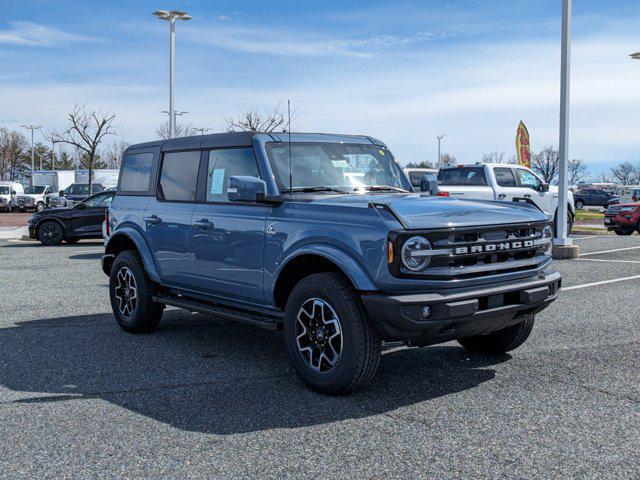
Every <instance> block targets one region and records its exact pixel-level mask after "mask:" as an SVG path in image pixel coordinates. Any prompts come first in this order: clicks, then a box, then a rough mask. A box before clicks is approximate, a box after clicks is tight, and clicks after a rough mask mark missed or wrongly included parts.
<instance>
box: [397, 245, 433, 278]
mask: <svg viewBox="0 0 640 480" xmlns="http://www.w3.org/2000/svg"><path fill="white" fill-rule="evenodd" d="M429 250H431V244H430V243H429V240H427V239H426V238H424V237H411V238H410V239H409V240H407V241H406V242H404V245H403V246H402V252H401V257H402V264H403V265H404V266H405V267H406V268H408V269H409V270H411V271H412V272H419V271H421V270H424V269H425V268H427V266H428V265H429V262H431V255H429V252H428V251H429Z"/></svg>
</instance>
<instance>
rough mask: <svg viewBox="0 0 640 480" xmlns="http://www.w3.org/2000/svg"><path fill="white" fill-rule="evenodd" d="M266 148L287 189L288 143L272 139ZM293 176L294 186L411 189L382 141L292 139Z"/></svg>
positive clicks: (279, 180) (280, 185) (280, 184)
mask: <svg viewBox="0 0 640 480" xmlns="http://www.w3.org/2000/svg"><path fill="white" fill-rule="evenodd" d="M266 148H267V155H268V157H269V161H270V162H271V168H272V169H273V172H274V174H275V179H276V183H277V184H278V188H279V189H280V190H281V191H282V190H288V189H289V144H288V143H275V142H271V143H267V145H266ZM291 177H292V180H293V188H294V189H314V188H316V189H320V188H323V187H329V188H330V189H335V190H340V191H345V192H354V191H358V190H361V191H364V190H367V189H368V187H375V186H378V187H383V186H384V187H390V188H391V189H401V190H410V189H411V187H410V185H409V182H408V181H407V180H406V178H405V176H404V174H403V173H402V170H401V169H400V167H399V166H398V164H397V163H396V162H395V160H394V158H393V156H392V155H391V152H390V151H389V150H387V149H386V148H385V147H382V146H379V145H357V144H344V143H291Z"/></svg>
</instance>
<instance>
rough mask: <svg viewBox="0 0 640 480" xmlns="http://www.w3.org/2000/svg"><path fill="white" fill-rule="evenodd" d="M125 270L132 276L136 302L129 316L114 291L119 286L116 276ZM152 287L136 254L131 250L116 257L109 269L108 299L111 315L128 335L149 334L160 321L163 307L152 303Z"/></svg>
mask: <svg viewBox="0 0 640 480" xmlns="http://www.w3.org/2000/svg"><path fill="white" fill-rule="evenodd" d="M124 269H127V270H128V271H129V272H131V274H132V275H133V278H134V280H135V288H136V297H137V298H136V302H135V307H134V308H133V309H132V312H131V314H130V315H126V314H124V313H123V312H122V309H121V305H120V300H119V299H118V298H117V297H116V295H118V294H117V293H116V289H117V288H118V286H119V279H118V275H119V274H120V273H121V271H124ZM152 290H153V285H152V283H151V280H150V279H149V277H148V276H147V273H146V272H145V270H144V267H143V264H142V262H141V261H140V257H139V256H138V254H137V253H136V252H134V251H132V250H126V251H124V252H121V253H120V254H118V256H117V257H116V259H115V261H114V262H113V266H112V267H111V275H110V276H109V297H110V298H111V308H112V310H113V315H114V317H115V318H116V321H117V322H118V325H120V327H121V328H122V329H123V330H125V331H127V332H129V333H150V332H152V331H153V330H154V329H155V328H156V326H157V325H158V322H160V319H161V318H162V312H163V310H164V305H162V304H160V303H157V302H154V301H153V300H152V298H153V292H152Z"/></svg>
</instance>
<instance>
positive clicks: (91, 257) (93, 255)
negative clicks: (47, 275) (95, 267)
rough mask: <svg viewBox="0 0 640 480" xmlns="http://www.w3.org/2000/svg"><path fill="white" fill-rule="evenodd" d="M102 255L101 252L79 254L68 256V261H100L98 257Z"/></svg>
mask: <svg viewBox="0 0 640 480" xmlns="http://www.w3.org/2000/svg"><path fill="white" fill-rule="evenodd" d="M103 254H104V252H103V251H100V252H94V253H79V254H77V255H71V256H69V260H100V257H102V255H103Z"/></svg>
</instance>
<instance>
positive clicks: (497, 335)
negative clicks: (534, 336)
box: [458, 315, 535, 355]
mask: <svg viewBox="0 0 640 480" xmlns="http://www.w3.org/2000/svg"><path fill="white" fill-rule="evenodd" d="M534 323H535V315H527V317H526V319H525V320H524V321H523V322H521V323H518V324H517V325H513V326H511V327H507V328H503V329H502V330H498V331H496V332H493V333H489V334H487V335H474V336H472V337H466V338H461V339H459V340H458V343H459V344H460V345H462V346H463V347H464V348H465V349H466V350H468V351H470V352H472V353H481V354H484V355H503V354H505V353H507V352H509V351H511V350H515V349H516V348H518V347H519V346H520V345H522V344H523V343H524V342H525V340H526V339H527V338H529V335H530V334H531V330H532V329H533V324H534Z"/></svg>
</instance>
